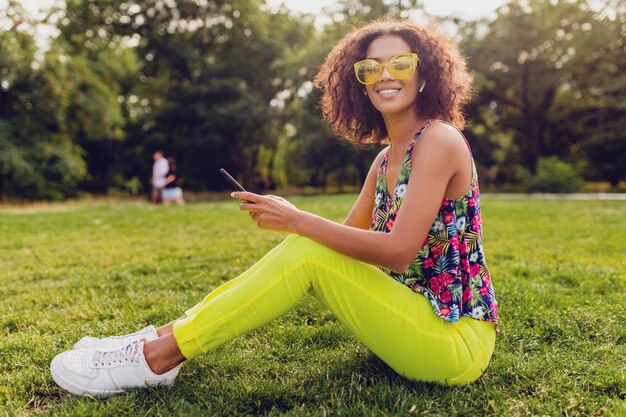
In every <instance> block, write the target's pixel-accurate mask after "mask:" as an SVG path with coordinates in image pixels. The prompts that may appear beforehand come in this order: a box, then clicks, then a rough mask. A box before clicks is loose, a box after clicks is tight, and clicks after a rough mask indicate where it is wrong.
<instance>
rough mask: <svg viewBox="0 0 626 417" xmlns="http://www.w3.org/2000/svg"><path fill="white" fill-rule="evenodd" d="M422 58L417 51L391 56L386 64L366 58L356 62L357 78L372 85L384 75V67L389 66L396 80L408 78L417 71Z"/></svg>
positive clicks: (388, 68) (362, 82) (390, 72)
mask: <svg viewBox="0 0 626 417" xmlns="http://www.w3.org/2000/svg"><path fill="white" fill-rule="evenodd" d="M419 62H420V59H419V57H418V56H417V54H415V53H405V54H398V55H394V56H393V57H391V59H390V60H389V62H387V63H386V64H383V63H380V62H378V61H376V60H375V59H364V60H363V61H359V62H357V63H356V64H354V73H355V74H356V79H357V80H358V81H359V82H360V83H361V84H365V85H372V84H374V83H376V82H378V80H380V76H381V75H383V68H385V67H387V71H389V74H391V76H392V77H393V78H395V79H396V80H406V79H407V78H409V77H410V76H411V75H413V73H414V72H415V69H416V68H417V64H419Z"/></svg>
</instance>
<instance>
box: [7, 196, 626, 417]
mask: <svg viewBox="0 0 626 417" xmlns="http://www.w3.org/2000/svg"><path fill="white" fill-rule="evenodd" d="M355 197H356V196H355V195H338V196H330V197H299V198H293V199H292V201H293V202H294V203H296V204H297V205H298V206H299V207H301V208H303V209H306V210H309V211H312V212H315V213H317V214H320V215H323V216H325V217H328V218H330V219H333V220H337V221H339V220H341V219H342V218H343V216H344V214H345V213H346V212H347V210H348V209H349V207H350V206H351V204H352V203H353V201H354V199H355ZM482 209H483V214H484V219H485V222H486V223H485V249H486V252H487V255H488V258H489V262H490V263H489V265H490V268H491V270H492V275H493V277H494V285H495V290H496V294H497V296H498V300H499V303H500V309H501V311H500V315H501V329H502V334H501V335H500V336H499V337H498V339H497V344H496V350H495V353H494V356H493V359H492V363H491V365H490V367H489V369H488V370H487V371H486V373H485V374H484V375H483V376H482V377H481V378H480V379H479V380H478V381H477V382H476V383H474V384H472V385H470V386H464V387H444V386H440V385H436V384H427V383H411V382H407V381H405V380H403V379H402V378H400V377H399V376H397V375H396V374H395V373H394V372H393V371H391V370H390V369H389V368H388V367H387V366H386V365H385V364H384V363H382V362H381V361H380V360H378V359H377V358H376V357H374V355H373V354H372V353H370V352H369V351H368V349H367V348H366V347H365V346H363V345H362V344H361V343H359V342H358V341H357V340H355V339H354V338H353V336H351V334H350V333H349V332H348V331H347V330H346V329H345V328H343V327H342V326H341V325H340V324H339V323H337V322H336V321H335V319H334V318H333V317H332V315H331V314H330V313H329V312H328V311H326V310H325V309H324V308H323V307H322V306H321V305H320V304H319V303H318V302H317V301H316V300H314V299H313V298H306V299H304V300H303V302H302V303H301V304H300V305H299V306H298V307H297V308H296V309H294V310H293V311H291V312H289V313H288V314H287V315H285V316H284V317H282V318H281V319H278V320H276V321H275V322H273V323H271V324H270V325H268V326H266V327H264V328H262V329H259V330H256V331H253V332H251V333H249V334H248V335H245V336H243V337H240V338H238V339H237V340H235V341H232V342H229V343H227V344H225V345H224V346H222V347H220V348H218V349H216V350H214V351H211V352H209V353H208V354H206V355H203V356H201V357H198V358H196V359H194V360H192V361H190V362H189V363H187V364H185V366H184V368H183V370H182V371H181V374H180V377H179V379H178V380H177V382H176V384H175V385H174V386H173V387H172V388H171V389H169V390H168V389H150V390H147V391H138V392H133V393H131V394H128V395H122V396H119V397H114V398H111V399H109V400H107V401H95V400H91V399H88V398H80V397H75V396H72V395H69V394H66V393H64V392H62V390H61V389H60V388H58V387H56V385H55V384H54V382H53V381H52V379H51V377H50V374H49V370H48V367H49V363H50V360H51V359H52V357H53V356H54V355H55V354H57V353H59V352H61V351H63V350H65V349H68V348H70V347H71V346H72V345H73V343H74V342H76V341H77V340H78V339H80V338H81V337H82V336H84V335H87V334H91V335H97V336H102V335H109V334H119V333H124V332H130V331H134V330H135V329H138V328H140V327H143V326H144V325H146V324H148V323H153V324H160V323H165V322H167V321H169V320H171V319H173V318H175V317H178V316H179V315H180V314H181V313H182V312H183V311H184V310H185V309H186V308H188V307H189V306H191V305H193V304H195V303H196V302H197V301H199V300H200V299H201V298H202V297H203V296H204V295H205V294H206V293H207V292H209V291H210V290H212V289H213V288H215V287H216V286H218V285H219V284H221V283H223V282H225V281H227V280H229V279H231V278H233V277H235V276H237V275H238V274H239V273H240V272H242V271H244V270H245V269H246V268H247V267H249V266H250V265H252V264H253V263H254V262H255V261H256V260H257V259H258V258H259V257H260V256H262V255H263V254H264V253H266V252H267V251H268V250H269V249H270V248H271V247H273V246H274V245H276V244H277V243H278V242H279V241H280V240H282V238H283V235H281V234H276V233H271V232H266V231H262V230H260V229H258V228H257V227H256V226H255V225H254V223H252V222H250V220H249V218H248V216H246V215H243V214H242V213H240V212H239V210H238V208H237V203H236V202H233V201H218V202H214V203H206V204H193V205H188V206H185V207H170V208H164V207H159V206H149V205H148V204H146V203H143V204H142V203H120V202H111V203H106V202H100V203H93V202H91V203H90V202H81V203H73V204H50V205H36V206H31V207H29V208H27V209H20V210H6V209H5V210H1V211H0V236H3V237H5V239H2V240H0V249H1V250H0V335H1V337H0V415H11V416H13V415H49V416H57V415H68V416H86V415H101V416H113V415H114V416H125V415H128V416H136V415H145V416H158V415H167V416H170V415H207V416H208V415H245V414H249V415H294V416H296V415H298V416H300V415H304V416H307V415H308V416H319V415H336V416H369V415H371V416H380V415H385V416H392V415H441V416H447V415H465V416H526V415H550V416H557V415H562V416H623V415H625V414H626V379H625V378H626V377H625V375H626V368H625V363H624V357H626V325H625V324H624V317H625V316H626V311H625V305H624V296H625V290H626V280H625V278H626V276H625V271H624V259H623V256H621V255H619V254H620V253H623V250H624V247H625V246H626V218H625V217H624V215H623V214H624V203H623V202H622V201H597V200H596V201H573V200H550V201H546V200H532V199H519V200H510V199H496V198H493V197H492V198H489V197H487V198H484V199H483V204H482ZM6 237H9V238H8V239H7V238H6ZM418 296H420V295H416V297H418Z"/></svg>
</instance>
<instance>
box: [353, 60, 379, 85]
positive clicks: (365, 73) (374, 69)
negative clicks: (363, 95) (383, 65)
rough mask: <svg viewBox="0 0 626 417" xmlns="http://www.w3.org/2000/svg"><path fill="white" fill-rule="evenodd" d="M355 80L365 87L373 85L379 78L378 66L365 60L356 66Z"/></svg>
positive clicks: (374, 62)
mask: <svg viewBox="0 0 626 417" xmlns="http://www.w3.org/2000/svg"><path fill="white" fill-rule="evenodd" d="M356 78H357V79H358V80H359V82H360V83H362V84H365V85H370V84H374V83H375V82H376V81H378V78H380V64H379V63H378V62H376V61H374V60H373V59H366V60H364V61H361V62H358V63H357V64H356Z"/></svg>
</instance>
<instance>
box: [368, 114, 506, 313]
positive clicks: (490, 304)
mask: <svg viewBox="0 0 626 417" xmlns="http://www.w3.org/2000/svg"><path fill="white" fill-rule="evenodd" d="M434 121H435V120H431V121H429V122H428V123H427V124H426V125H425V126H424V127H423V128H422V129H420V131H419V132H417V133H416V134H415V137H414V138H413V141H412V142H411V145H410V146H409V149H408V150H407V152H406V156H405V158H404V161H403V163H402V167H401V170H400V176H399V177H398V182H397V184H396V187H395V190H393V193H392V194H390V193H389V191H388V190H387V179H386V173H387V155H388V153H389V151H387V154H385V156H384V157H383V160H382V162H381V164H380V168H379V169H378V178H377V182H376V195H375V202H374V211H373V215H372V230H374V231H377V232H383V233H389V232H390V231H391V229H392V228H393V223H394V221H395V219H396V216H397V215H398V212H399V210H400V207H401V205H402V201H403V199H404V195H405V193H406V188H407V185H408V183H409V178H410V176H411V156H412V155H413V148H414V146H415V142H416V141H417V139H418V138H419V136H420V134H421V133H422V132H423V131H424V129H426V127H428V126H429V125H430V124H431V123H433V122H434ZM468 146H469V144H468ZM381 269H382V270H383V271H384V272H385V273H386V274H388V275H389V276H391V277H392V278H393V279H395V280H397V281H399V282H401V283H402V284H404V285H406V286H408V287H409V288H411V290H413V291H415V292H418V293H421V294H423V295H425V296H426V297H427V298H428V300H429V301H430V303H431V304H432V307H433V310H434V312H435V314H436V315H438V316H440V317H442V318H443V319H445V320H447V321H449V322H452V323H454V322H457V321H459V320H460V319H461V317H464V316H465V317H471V318H473V319H477V320H485V321H490V322H494V323H495V322H497V321H498V303H497V301H496V297H495V293H494V290H493V285H492V283H491V276H490V274H489V269H488V268H487V262H486V260H485V254H484V251H483V244H482V221H481V213H480V197H479V190H478V176H477V174H476V167H475V165H474V161H473V158H472V180H471V184H470V187H469V190H468V191H467V193H466V194H465V195H464V196H463V197H461V198H459V199H457V200H449V199H447V198H444V199H443V201H442V202H441V206H440V208H439V212H438V213H437V217H436V218H435V221H434V222H433V225H432V226H431V228H430V231H429V232H428V235H427V236H426V239H425V240H424V243H423V245H422V247H421V249H420V250H419V252H418V253H417V256H416V257H415V259H414V260H413V262H412V263H411V265H410V266H409V268H408V269H407V270H406V271H404V272H402V273H396V272H394V271H391V270H389V269H387V268H381Z"/></svg>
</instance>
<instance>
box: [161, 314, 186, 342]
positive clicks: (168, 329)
mask: <svg viewBox="0 0 626 417" xmlns="http://www.w3.org/2000/svg"><path fill="white" fill-rule="evenodd" d="M185 317H186V316H184V315H183V316H182V317H180V318H177V319H176V320H174V321H170V322H169V323H167V324H164V325H163V326H161V327H158V328H157V329H156V333H157V335H158V336H159V337H161V336H165V335H167V334H171V333H173V332H174V323H176V322H177V321H178V320H182V319H184V318H185Z"/></svg>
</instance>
